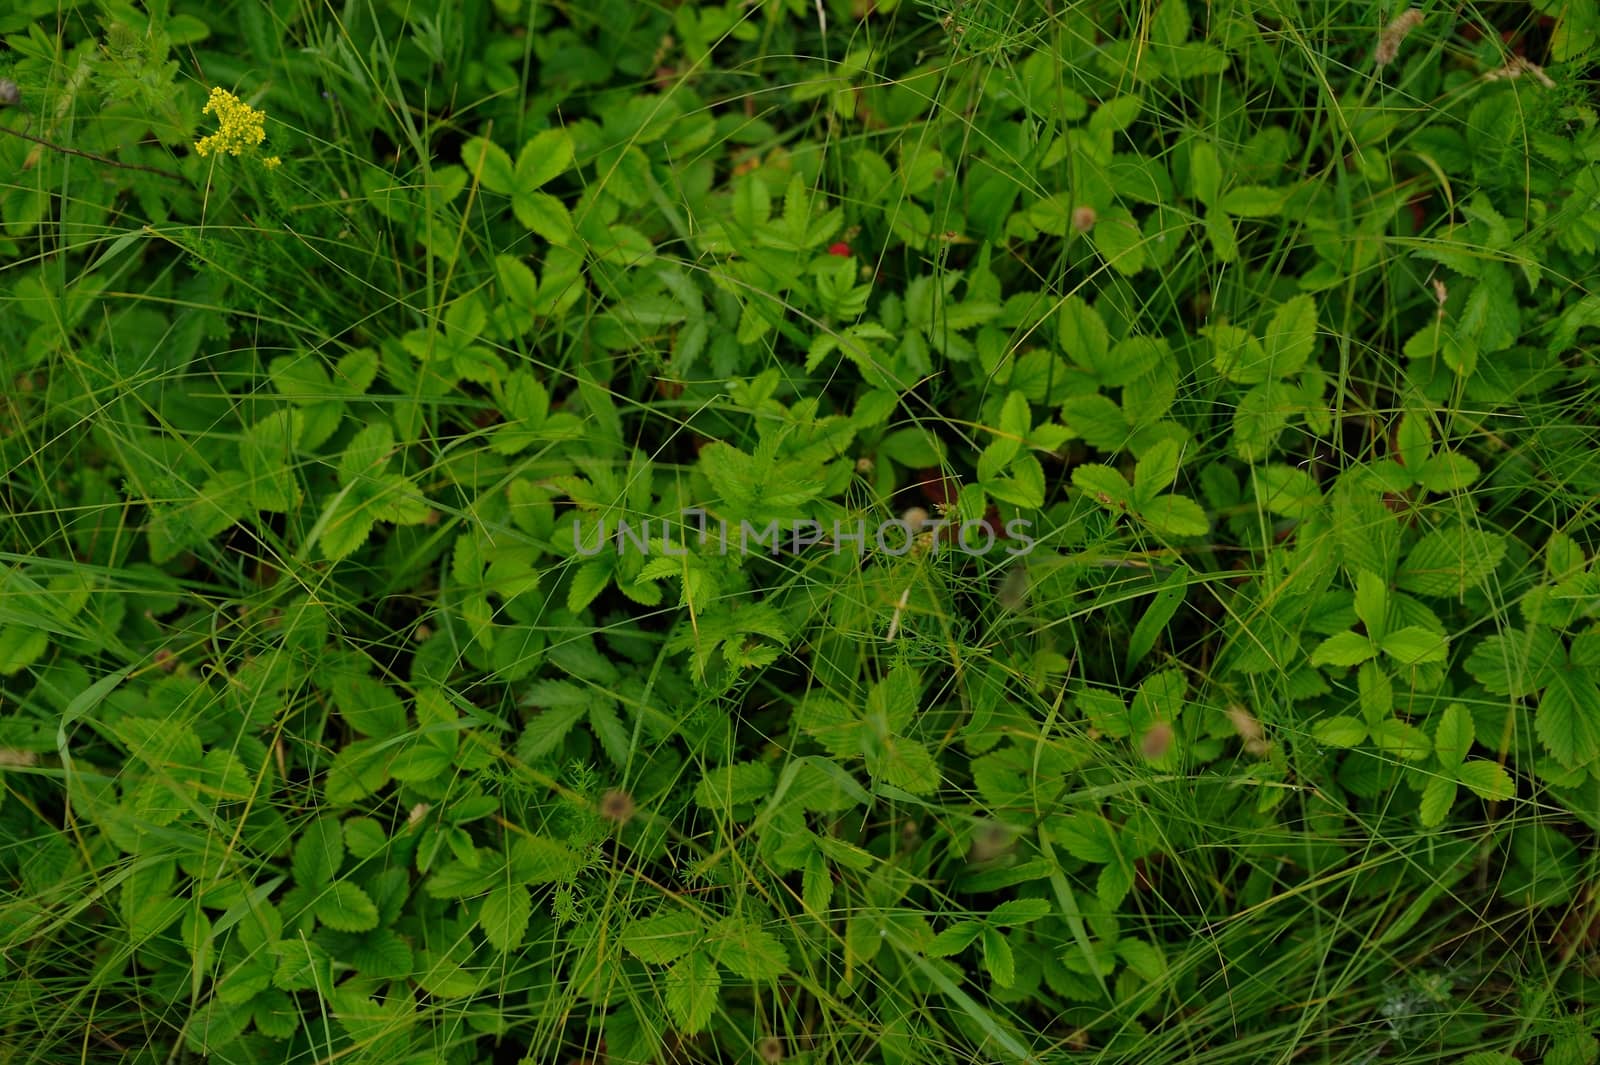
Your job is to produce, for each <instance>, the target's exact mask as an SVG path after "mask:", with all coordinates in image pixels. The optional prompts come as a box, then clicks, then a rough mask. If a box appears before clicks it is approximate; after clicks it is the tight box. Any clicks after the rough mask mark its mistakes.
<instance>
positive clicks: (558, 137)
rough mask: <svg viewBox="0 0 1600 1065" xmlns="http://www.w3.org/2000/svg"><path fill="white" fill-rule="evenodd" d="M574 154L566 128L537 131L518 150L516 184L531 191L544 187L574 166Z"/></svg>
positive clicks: (570, 137) (570, 135)
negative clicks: (520, 149)
mask: <svg viewBox="0 0 1600 1065" xmlns="http://www.w3.org/2000/svg"><path fill="white" fill-rule="evenodd" d="M572 155H573V143H572V134H570V133H568V132H567V131H566V130H564V129H547V130H541V131H540V132H538V133H535V134H534V135H533V136H532V137H531V138H529V139H528V143H526V144H524V145H523V146H522V151H521V152H519V153H517V165H516V179H517V188H518V189H519V190H523V189H526V190H529V191H531V190H533V189H537V188H541V187H543V186H544V185H546V184H548V183H549V182H550V181H551V180H552V179H553V178H555V177H556V176H557V175H559V174H563V173H565V172H566V171H567V169H568V168H569V167H571V166H572Z"/></svg>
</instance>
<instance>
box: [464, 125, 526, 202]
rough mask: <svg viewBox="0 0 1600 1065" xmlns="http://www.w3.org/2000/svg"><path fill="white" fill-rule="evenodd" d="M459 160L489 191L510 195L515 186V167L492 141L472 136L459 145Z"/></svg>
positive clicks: (502, 149)
mask: <svg viewBox="0 0 1600 1065" xmlns="http://www.w3.org/2000/svg"><path fill="white" fill-rule="evenodd" d="M461 162H462V164H463V165H464V166H465V167H466V168H467V173H469V174H471V175H472V176H473V177H474V178H476V179H477V181H478V182H479V184H481V185H482V186H483V187H484V188H486V189H488V190H489V191H490V192H497V193H499V194H501V195H502V196H507V195H510V193H511V191H512V189H513V188H515V187H516V168H515V167H514V166H512V165H511V156H510V155H508V154H507V153H506V150H505V149H504V148H502V147H500V146H499V145H498V144H495V143H494V142H493V141H490V140H485V139H484V138H482V137H473V138H472V139H471V140H469V141H467V142H466V143H465V144H463V145H462V146H461Z"/></svg>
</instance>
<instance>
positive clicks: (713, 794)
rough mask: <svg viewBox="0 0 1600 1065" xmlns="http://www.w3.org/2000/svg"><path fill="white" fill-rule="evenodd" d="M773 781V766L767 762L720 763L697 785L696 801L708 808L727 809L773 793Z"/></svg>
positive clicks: (709, 770) (695, 790)
mask: <svg viewBox="0 0 1600 1065" xmlns="http://www.w3.org/2000/svg"><path fill="white" fill-rule="evenodd" d="M772 782H773V781H772V767H771V766H769V765H767V764H766V763H765V762H737V763H735V764H733V765H722V766H717V767H716V768H714V769H708V770H706V773H705V775H704V776H703V777H701V778H700V783H699V784H696V785H695V789H694V801H695V803H696V804H697V805H699V806H701V807H704V808H705V809H708V810H727V809H731V808H732V807H734V806H741V805H744V804H746V803H752V802H756V801H757V800H759V799H762V798H764V797H766V796H767V795H770V794H771V793H772Z"/></svg>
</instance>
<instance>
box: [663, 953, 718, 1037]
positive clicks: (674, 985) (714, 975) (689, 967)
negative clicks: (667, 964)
mask: <svg viewBox="0 0 1600 1065" xmlns="http://www.w3.org/2000/svg"><path fill="white" fill-rule="evenodd" d="M721 988H722V976H721V974H720V973H719V972H718V971H717V967H716V965H715V963H713V962H712V960H711V959H710V958H708V957H707V956H706V955H704V954H702V953H701V952H699V951H695V952H694V953H693V954H690V955H688V956H686V957H684V958H681V959H679V961H678V963H677V964H676V965H674V966H673V967H672V968H671V969H669V970H668V971H667V978H666V991H667V994H666V998H667V1012H668V1013H670V1014H671V1015H672V1020H673V1023H675V1024H676V1025H677V1026H678V1027H679V1028H680V1029H682V1030H683V1032H684V1033H685V1034H687V1035H696V1034H698V1033H699V1032H702V1031H704V1030H705V1027H706V1025H707V1024H709V1023H711V1014H712V1011H713V1010H715V1009H716V1007H717V993H718V992H719V991H720V990H721Z"/></svg>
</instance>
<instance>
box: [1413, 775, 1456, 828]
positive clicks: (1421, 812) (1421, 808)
mask: <svg viewBox="0 0 1600 1065" xmlns="http://www.w3.org/2000/svg"><path fill="white" fill-rule="evenodd" d="M1455 801H1456V782H1455V781H1454V780H1452V779H1451V778H1450V777H1432V778H1430V779H1429V780H1428V783H1427V784H1426V785H1424V786H1423V789H1422V800H1421V802H1420V803H1419V804H1418V807H1417V814H1418V816H1419V817H1420V818H1421V819H1422V824H1423V827H1424V828H1433V827H1434V826H1436V825H1439V824H1443V823H1444V819H1445V817H1446V816H1447V815H1448V814H1449V813H1450V807H1451V806H1452V805H1453V804H1454V803H1455Z"/></svg>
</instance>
